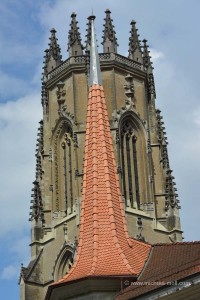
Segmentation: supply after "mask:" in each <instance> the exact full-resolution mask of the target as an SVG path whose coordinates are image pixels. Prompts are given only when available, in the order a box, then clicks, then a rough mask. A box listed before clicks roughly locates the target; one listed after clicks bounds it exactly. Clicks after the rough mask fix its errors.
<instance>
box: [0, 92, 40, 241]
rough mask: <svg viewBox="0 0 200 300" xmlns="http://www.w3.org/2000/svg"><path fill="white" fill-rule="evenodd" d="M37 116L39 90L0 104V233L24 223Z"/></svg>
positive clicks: (13, 230)
mask: <svg viewBox="0 0 200 300" xmlns="http://www.w3.org/2000/svg"><path fill="white" fill-rule="evenodd" d="M40 119H41V105H40V94H39V93H32V94H30V95H28V96H25V97H23V98H21V99H18V100H16V101H9V102H6V103H2V104H0V145H1V146H0V165H1V169H2V170H3V172H1V174H0V181H1V198H0V204H1V211H0V214H1V216H0V228H1V233H0V235H1V236H3V235H5V234H7V233H8V232H17V231H18V232H19V231H21V230H22V228H23V227H24V225H25V224H27V223H26V222H25V221H26V220H27V219H28V210H29V204H30V195H31V180H32V179H34V167H35V157H34V152H35V142H36V128H37V126H38V121H39V120H40Z"/></svg>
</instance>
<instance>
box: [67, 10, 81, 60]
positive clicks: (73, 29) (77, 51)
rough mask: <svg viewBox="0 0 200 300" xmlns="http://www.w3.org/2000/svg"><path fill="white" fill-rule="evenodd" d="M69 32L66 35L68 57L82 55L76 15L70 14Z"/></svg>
mask: <svg viewBox="0 0 200 300" xmlns="http://www.w3.org/2000/svg"><path fill="white" fill-rule="evenodd" d="M71 18H72V19H71V23H70V30H69V34H68V51H69V56H77V55H82V54H83V46H82V44H81V35H80V32H79V27H78V26H77V24H78V22H77V21H76V13H72V14H71Z"/></svg>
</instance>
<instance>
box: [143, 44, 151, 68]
mask: <svg viewBox="0 0 200 300" xmlns="http://www.w3.org/2000/svg"><path fill="white" fill-rule="evenodd" d="M142 42H143V44H144V45H143V65H144V68H145V70H148V71H149V72H150V73H152V71H153V67H152V62H151V56H150V55H149V53H150V51H149V50H148V48H149V46H148V45H147V40H146V39H144V40H143V41H142Z"/></svg>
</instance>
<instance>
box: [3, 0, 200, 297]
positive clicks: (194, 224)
mask: <svg viewBox="0 0 200 300" xmlns="http://www.w3.org/2000/svg"><path fill="white" fill-rule="evenodd" d="M106 8H109V9H110V10H111V11H112V18H113V20H114V25H115V29H116V32H117V37H118V42H119V45H120V46H119V53H120V54H122V55H126V54H127V50H128V38H129V30H130V22H131V20H132V19H135V20H136V21H137V27H138V29H139V33H140V38H141V39H143V38H146V39H147V40H148V43H149V45H150V49H151V52H152V57H153V61H154V67H155V69H154V75H155V83H156V90H157V107H158V108H160V109H161V110H162V114H163V116H164V121H165V127H166V131H167V136H168V140H169V156H170V164H171V168H172V169H173V170H174V175H175V178H176V183H177V188H178V193H179V199H180V201H181V206H182V210H181V218H182V219H181V220H182V228H183V230H184V237H185V240H186V241H188V240H199V239H200V233H199V219H200V217H199V214H200V203H199V196H198V195H199V191H198V187H199V184H200V155H199V154H200V92H199V87H200V82H199V80H200V77H199V70H200V61H199V49H200V31H199V28H200V19H199V12H200V1H199V0H190V1H188V0H168V1H161V0H143V1H141V0H124V1H120V0H106V1H105V0H93V1H92V0H87V1H83V0H57V1H56V0H54V1H53V0H45V1H44V0H1V1H0V166H1V173H0V176H1V178H0V184H1V188H0V191H1V197H0V205H1V206H0V207H1V209H0V245H1V247H0V257H1V260H0V289H1V296H2V298H6V299H8V300H17V299H19V292H18V286H17V280H18V276H19V269H20V263H21V262H23V263H24V265H26V264H27V262H28V260H29V247H28V244H29V242H30V236H29V232H30V228H29V225H30V224H29V223H28V217H29V216H28V215H29V206H30V198H31V197H30V196H31V188H32V181H33V180H34V173H35V156H34V153H35V143H36V133H37V127H38V122H39V120H40V119H41V104H40V85H41V81H40V78H41V72H42V62H43V53H44V52H43V51H44V50H45V49H46V48H47V44H48V37H49V30H50V29H51V28H52V27H55V28H56V30H57V36H58V39H59V44H60V46H61V49H62V54H63V58H64V59H66V58H67V51H66V49H67V34H68V30H69V23H70V15H71V13H72V12H74V11H75V12H76V13H77V18H78V21H79V26H80V30H81V34H82V39H83V41H84V40H85V29H86V19H87V17H88V16H89V15H90V14H91V13H92V10H93V12H94V14H95V15H96V17H97V18H96V29H97V36H98V41H99V51H100V52H101V36H102V29H103V26H102V25H103V18H104V11H105V9H106ZM5 295H6V296H5Z"/></svg>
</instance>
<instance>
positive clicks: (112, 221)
mask: <svg viewBox="0 0 200 300" xmlns="http://www.w3.org/2000/svg"><path fill="white" fill-rule="evenodd" d="M99 91H100V93H99V94H98V93H97V96H100V94H101V99H102V100H104V101H103V102H102V103H101V101H99V104H102V105H101V110H102V118H100V119H99V120H101V121H102V122H101V123H100V122H99V125H100V126H101V125H103V122H104V121H105V120H103V107H102V106H103V104H105V97H104V92H103V87H102V86H99ZM99 108H100V107H99ZM99 116H100V114H99ZM106 117H107V120H106V121H107V122H109V120H108V116H106ZM102 131H104V134H103V135H102V142H105V145H107V143H106V139H105V133H106V128H105V127H104V126H102ZM105 148H106V147H105ZM105 148H104V149H103V155H104V158H105V161H106V162H107V165H106V166H105V165H104V167H105V169H106V168H107V169H108V170H107V171H108V173H107V177H108V178H107V189H110V190H111V178H110V177H111V176H110V172H109V167H108V152H107V150H108V149H105ZM111 154H112V160H113V165H114V167H115V168H116V164H115V158H114V153H113V152H111ZM105 171H106V170H105ZM115 177H116V183H117V188H118V190H119V184H118V177H117V175H116V174H115ZM110 195H111V193H110ZM107 196H108V194H107ZM109 198H110V199H108V205H109V214H110V227H111V230H112V236H113V239H114V240H115V241H116V247H117V248H118V251H119V253H120V256H121V258H122V260H123V261H124V264H125V265H126V266H127V268H128V269H129V270H130V271H131V272H132V273H134V271H133V269H132V267H131V266H130V264H129V263H128V260H127V259H126V257H125V255H124V253H123V250H122V248H121V246H120V243H119V239H118V237H117V230H116V220H115V213H114V207H113V201H112V197H109ZM120 210H121V213H122V218H123V219H122V221H123V227H124V232H125V236H126V239H127V243H128V245H129V246H132V245H130V243H129V236H128V229H127V226H126V221H125V216H124V214H123V210H122V203H121V205H120Z"/></svg>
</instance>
